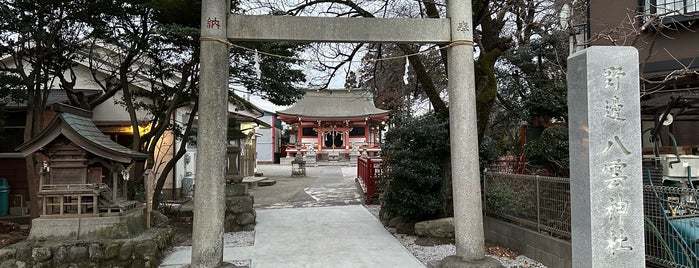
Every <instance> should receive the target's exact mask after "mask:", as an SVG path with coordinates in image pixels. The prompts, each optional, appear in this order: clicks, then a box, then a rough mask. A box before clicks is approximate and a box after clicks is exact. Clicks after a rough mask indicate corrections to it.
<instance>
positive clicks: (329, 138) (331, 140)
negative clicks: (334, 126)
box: [323, 131, 344, 149]
mask: <svg viewBox="0 0 699 268" xmlns="http://www.w3.org/2000/svg"><path fill="white" fill-rule="evenodd" d="M343 135H344V134H342V133H339V132H337V131H329V132H328V133H325V139H324V140H325V144H323V145H324V146H325V147H326V148H329V149H336V148H343V147H344V140H343V139H342V136H343Z"/></svg>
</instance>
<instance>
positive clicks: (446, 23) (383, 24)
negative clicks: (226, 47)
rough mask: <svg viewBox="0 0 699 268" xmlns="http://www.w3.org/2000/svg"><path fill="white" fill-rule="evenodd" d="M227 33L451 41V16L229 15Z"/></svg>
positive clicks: (237, 37) (244, 37)
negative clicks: (439, 17) (449, 17)
mask: <svg viewBox="0 0 699 268" xmlns="http://www.w3.org/2000/svg"><path fill="white" fill-rule="evenodd" d="M227 24H228V27H227V37H228V39H230V40H234V41H286V42H307V41H313V42H329V43H447V42H450V41H451V40H452V39H451V34H450V26H451V20H450V19H448V18H441V19H435V18H429V19H411V18H333V17H296V16H272V15H239V14H230V15H229V16H228V23H227Z"/></svg>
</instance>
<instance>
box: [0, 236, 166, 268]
mask: <svg viewBox="0 0 699 268" xmlns="http://www.w3.org/2000/svg"><path fill="white" fill-rule="evenodd" d="M173 242H174V241H173V232H172V229H170V228H153V229H150V230H148V231H145V232H143V233H141V234H140V235H138V236H136V237H134V238H130V239H104V240H94V241H88V240H77V241H22V242H19V243H16V244H13V245H10V246H7V247H4V248H2V249H0V267H3V268H4V267H158V265H159V264H160V262H161V260H162V258H163V257H164V254H163V253H164V252H166V251H167V250H168V249H169V248H170V247H171V246H172V244H173Z"/></svg>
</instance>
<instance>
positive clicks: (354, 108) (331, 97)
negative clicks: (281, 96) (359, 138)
mask: <svg viewBox="0 0 699 268" xmlns="http://www.w3.org/2000/svg"><path fill="white" fill-rule="evenodd" d="M388 112H389V111H387V110H382V109H379V108H376V106H374V98H373V95H372V94H371V93H370V92H368V91H366V90H347V89H340V90H337V89H336V90H320V91H316V90H309V91H306V95H304V96H303V98H302V99H299V100H298V101H297V102H296V103H295V104H294V105H293V106H291V107H289V108H288V109H285V110H281V111H277V113H278V114H280V115H287V116H298V117H310V118H358V117H368V116H386V115H388Z"/></svg>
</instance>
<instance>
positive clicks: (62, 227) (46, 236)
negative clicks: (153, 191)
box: [28, 208, 146, 240]
mask: <svg viewBox="0 0 699 268" xmlns="http://www.w3.org/2000/svg"><path fill="white" fill-rule="evenodd" d="M145 229H146V213H145V211H144V209H143V208H137V209H132V210H130V211H128V212H125V213H124V215H119V216H107V217H75V218H46V217H39V218H36V219H34V220H32V229H31V230H30V232H29V237H28V239H29V240H94V239H120V238H129V237H133V236H135V235H137V234H139V233H141V232H143V231H144V230H145Z"/></svg>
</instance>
